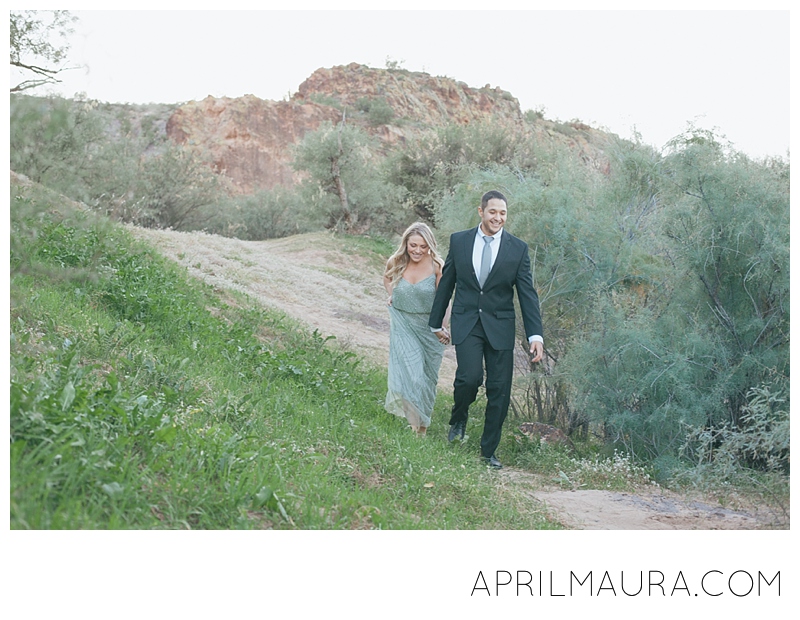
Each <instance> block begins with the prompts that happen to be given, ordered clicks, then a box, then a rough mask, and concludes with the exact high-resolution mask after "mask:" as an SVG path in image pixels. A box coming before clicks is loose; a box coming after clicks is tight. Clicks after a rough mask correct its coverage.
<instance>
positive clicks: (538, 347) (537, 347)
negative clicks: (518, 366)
mask: <svg viewBox="0 0 800 620" xmlns="http://www.w3.org/2000/svg"><path fill="white" fill-rule="evenodd" d="M543 356H544V345H543V344H542V343H541V342H539V341H537V340H534V341H533V342H531V363H533V362H541V361H542V357H543Z"/></svg>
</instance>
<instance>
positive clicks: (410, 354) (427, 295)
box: [385, 274, 444, 427]
mask: <svg viewBox="0 0 800 620" xmlns="http://www.w3.org/2000/svg"><path fill="white" fill-rule="evenodd" d="M435 294H436V276H435V274H431V275H430V276H429V277H427V278H425V279H424V280H420V281H419V282H417V283H416V284H411V283H410V282H408V281H407V280H406V279H404V278H400V280H398V282H397V284H396V285H395V287H394V289H393V290H392V305H391V306H389V318H390V320H391V326H390V329H389V390H388V393H387V394H386V403H385V407H386V410H387V411H388V412H389V413H392V414H394V415H397V416H400V417H404V418H406V419H407V420H408V423H409V424H410V425H411V426H413V427H419V426H424V427H428V426H430V423H431V413H432V412H433V403H434V401H435V400H436V384H437V382H438V379H439V367H440V366H441V364H442V355H443V354H444V345H443V344H442V343H441V342H439V339H438V338H437V337H436V336H435V335H434V333H433V332H432V331H431V329H430V327H428V318H429V317H430V312H431V306H432V305H433V297H434V295H435Z"/></svg>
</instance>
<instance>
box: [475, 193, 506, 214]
mask: <svg viewBox="0 0 800 620" xmlns="http://www.w3.org/2000/svg"><path fill="white" fill-rule="evenodd" d="M492 198H497V199H498V200H502V201H503V202H504V203H506V207H508V200H506V197H505V196H503V194H501V193H500V192H498V191H497V190H496V189H493V190H491V191H489V192H486V193H485V194H484V195H483V198H481V209H485V208H486V207H487V206H488V204H489V201H490V200H491V199H492Z"/></svg>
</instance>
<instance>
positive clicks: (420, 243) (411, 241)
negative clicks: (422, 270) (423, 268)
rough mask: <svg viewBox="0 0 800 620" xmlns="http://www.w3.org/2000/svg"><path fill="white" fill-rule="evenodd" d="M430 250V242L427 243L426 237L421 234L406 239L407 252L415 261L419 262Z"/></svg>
mask: <svg viewBox="0 0 800 620" xmlns="http://www.w3.org/2000/svg"><path fill="white" fill-rule="evenodd" d="M428 250H429V248H428V244H427V243H425V239H423V238H422V237H421V236H420V235H411V236H410V237H409V238H408V241H406V253H407V254H408V258H409V259H410V260H411V261H412V262H414V263H418V262H419V261H421V260H422V259H423V258H425V257H426V256H427V255H428Z"/></svg>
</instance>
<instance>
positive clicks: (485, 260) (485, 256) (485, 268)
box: [478, 236, 494, 288]
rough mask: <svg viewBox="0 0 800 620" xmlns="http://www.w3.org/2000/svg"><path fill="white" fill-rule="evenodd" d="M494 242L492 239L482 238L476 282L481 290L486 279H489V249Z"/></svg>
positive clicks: (490, 252)
mask: <svg viewBox="0 0 800 620" xmlns="http://www.w3.org/2000/svg"><path fill="white" fill-rule="evenodd" d="M492 241H494V237H489V236H486V237H484V238H483V243H484V245H483V253H482V254H481V274H480V276H479V277H478V282H479V283H480V285H481V288H483V284H484V283H485V282H486V278H488V277H489V271H490V270H491V268H492V248H491V247H490V245H489V244H490V243H491V242H492Z"/></svg>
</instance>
